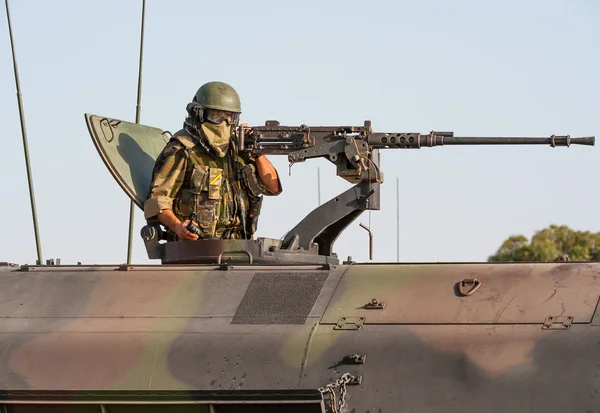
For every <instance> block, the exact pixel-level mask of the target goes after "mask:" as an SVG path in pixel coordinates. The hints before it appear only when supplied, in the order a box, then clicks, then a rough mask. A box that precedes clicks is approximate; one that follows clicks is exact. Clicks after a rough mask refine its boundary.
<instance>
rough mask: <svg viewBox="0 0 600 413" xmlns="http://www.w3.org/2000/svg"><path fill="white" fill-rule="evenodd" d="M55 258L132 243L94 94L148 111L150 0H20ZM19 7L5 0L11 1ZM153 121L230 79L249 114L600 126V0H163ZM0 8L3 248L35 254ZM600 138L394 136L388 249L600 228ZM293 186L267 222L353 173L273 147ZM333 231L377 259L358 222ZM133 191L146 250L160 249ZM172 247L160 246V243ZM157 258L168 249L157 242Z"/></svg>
mask: <svg viewBox="0 0 600 413" xmlns="http://www.w3.org/2000/svg"><path fill="white" fill-rule="evenodd" d="M10 7H11V14H12V23H13V31H14V35H15V43H16V47H17V59H18V64H19V69H20V75H21V88H22V93H23V102H24V107H25V115H26V122H27V130H28V135H29V146H30V154H31V161H32V165H33V172H34V183H35V192H36V198H37V206H38V212H39V223H40V234H41V239H42V248H43V253H44V258H57V257H59V258H61V259H62V261H63V263H75V262H76V261H82V262H84V263H87V264H91V263H123V262H125V260H126V244H127V220H128V210H129V200H128V198H127V197H126V195H125V194H124V193H123V192H122V191H121V189H120V188H119V187H118V185H117V184H116V183H115V182H114V180H113V178H112V177H111V175H110V174H109V172H108V171H107V170H106V169H105V167H104V164H103V163H102V161H101V160H100V158H99V156H98V155H97V152H96V150H95V148H94V146H93V144H92V142H91V140H90V137H89V135H88V132H87V128H86V126H85V121H84V116H83V114H84V113H85V112H90V113H95V114H99V115H104V116H110V117H115V118H120V119H124V120H130V121H133V120H134V119H135V102H136V93H137V70H138V50H139V30H140V16H141V0H139V1H137V0H136V1H133V0H127V1H123V0H118V1H117V0H110V1H109V0H104V1H96V2H93V1H75V0H70V1H67V0H60V1H41V0H37V1H34V0H20V1H15V0H12V1H10ZM3 11H4V10H3ZM146 11H147V13H146V39H145V50H144V73H143V93H142V114H141V121H142V123H144V124H147V125H152V126H156V127H160V128H162V129H167V130H171V131H175V130H177V129H178V128H179V127H180V126H181V122H182V120H183V117H184V115H185V106H186V104H187V102H189V100H190V99H191V97H192V96H193V94H194V93H195V91H196V90H197V88H198V87H199V86H200V85H201V84H203V83H204V82H206V81H210V80H221V81H225V82H228V83H230V84H231V85H233V86H234V87H235V88H236V89H237V90H238V92H239V93H240V95H241V97H242V105H243V114H242V118H243V121H245V122H247V123H249V124H251V125H252V124H263V123H264V121H265V120H267V119H277V120H279V121H280V122H281V123H282V124H287V125H297V124H301V123H305V124H309V125H337V124H346V125H348V124H355V125H361V124H362V123H363V121H364V120H365V119H370V120H371V121H372V123H373V128H374V129H375V130H377V131H410V132H422V133H426V132H429V131H430V130H432V129H433V130H452V131H454V132H455V134H456V135H459V136H460V135H462V136H475V135H483V136H486V135H487V136H502V135H507V136H526V135H533V136H548V135H551V134H553V133H555V134H571V136H583V135H596V136H600V102H599V98H600V76H599V73H600V26H599V25H598V21H600V2H598V1H593V0H579V1H566V0H563V1H556V0H543V1H541V0H540V1H527V2H523V1H508V0H502V1H497V0H494V1H480V0H469V1H467V0H463V1H451V2H450V1H423V0H419V1H416V0H415V1H402V0H394V1H371V2H364V1H348V0H345V1H328V2H326V1H313V0H304V1H302V2H282V1H252V2H248V1H233V0H232V1H228V2H225V3H218V2H217V3H216V2H202V1H191V0H171V1H168V2H165V1H157V0H148V1H147V10H146ZM2 16H3V17H2V22H1V23H0V26H1V29H0V38H1V40H0V115H1V119H2V122H1V124H2V144H3V145H2V162H0V176H2V177H3V179H2V190H1V191H0V205H1V207H0V208H1V215H2V221H3V223H2V228H3V234H2V236H1V237H0V261H11V262H17V263H20V264H24V263H33V262H34V261H35V258H36V253H35V243H34V238H33V229H32V224H31V214H30V209H29V199H28V191H27V181H26V174H25V166H24V158H23V148H22V143H21V135H20V129H19V119H18V111H17V101H16V95H15V84H14V77H13V72H12V61H11V56H10V44H9V38H8V29H7V24H6V20H5V17H4V14H2ZM599 150H600V148H598V147H582V146H573V147H571V148H568V149H567V148H554V149H553V148H550V147H545V146H538V147H501V148H500V147H487V148H484V147H437V148H429V149H427V148H425V149H421V150H415V151H386V152H384V153H383V154H382V168H383V171H384V174H385V183H384V184H383V186H382V191H383V194H382V210H381V211H378V212H373V213H372V215H371V226H372V228H373V230H374V232H375V255H374V260H375V261H395V260H396V178H399V179H400V190H401V193H400V203H401V205H400V259H401V261H484V260H486V258H487V256H488V255H489V254H492V253H494V252H495V250H496V249H497V247H498V246H499V245H500V243H501V242H502V241H503V240H504V239H505V238H506V237H508V236H509V235H511V234H518V233H522V234H524V235H526V236H528V237H530V236H531V235H532V234H533V232H534V231H535V230H538V229H541V228H543V227H545V226H547V225H549V224H552V223H556V224H566V225H569V226H571V227H572V228H575V229H581V230H591V231H599V230H600V220H599V218H598V213H597V208H598V204H599V203H600V188H599V185H598V183H597V178H596V177H597V175H598V172H599V171H600V164H599V163H598V159H599ZM271 160H272V161H273V163H274V164H275V165H276V166H277V168H278V169H279V171H280V174H281V178H282V183H283V186H284V192H283V193H282V195H280V196H279V197H276V198H269V199H267V200H266V201H265V203H264V204H263V214H262V219H261V221H260V223H259V233H258V235H259V236H268V237H273V238H279V237H281V236H282V235H283V234H284V233H285V232H286V230H288V229H290V228H291V227H292V226H294V225H295V223H296V222H298V221H299V220H300V219H301V218H303V217H304V216H305V215H306V214H307V213H308V212H309V211H310V210H311V209H312V208H314V207H316V206H317V185H316V177H317V167H320V169H321V182H322V195H321V196H322V200H326V199H329V198H331V197H334V196H335V195H336V194H338V193H339V192H342V191H343V190H344V189H346V188H348V187H349V184H347V183H346V182H345V181H343V180H342V179H341V178H338V177H336V176H335V169H334V167H333V165H331V164H329V163H328V162H327V161H322V160H318V161H309V162H306V163H304V164H297V165H296V166H294V168H293V169H292V175H291V176H288V168H287V161H286V159H285V158H284V157H271ZM360 222H363V223H365V224H368V222H369V215H368V213H364V214H363V215H362V216H361V217H360V218H359V219H358V220H357V221H356V222H355V223H353V224H352V226H351V227H350V228H349V229H348V230H347V231H346V232H345V233H344V234H343V235H342V236H341V238H340V239H339V240H338V242H337V243H336V248H335V250H336V251H337V252H338V254H339V255H340V256H341V257H343V258H345V257H346V256H347V255H352V256H353V257H354V259H356V260H359V261H367V260H368V238H367V234H366V232H365V231H364V230H363V229H362V228H360V227H359V226H358V224H359V223H360ZM143 223H144V222H143V215H142V213H141V211H137V214H136V221H135V227H136V229H135V245H134V254H133V260H134V262H136V263H147V262H149V260H148V259H147V257H146V253H145V249H144V247H143V244H142V242H141V240H140V238H139V235H138V234H139V229H140V228H141V226H142V225H143ZM153 262H156V261H153ZM156 263H158V262H156Z"/></svg>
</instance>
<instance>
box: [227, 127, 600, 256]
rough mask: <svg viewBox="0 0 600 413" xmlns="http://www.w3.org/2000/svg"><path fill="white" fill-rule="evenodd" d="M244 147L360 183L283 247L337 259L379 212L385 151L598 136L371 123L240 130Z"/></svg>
mask: <svg viewBox="0 0 600 413" xmlns="http://www.w3.org/2000/svg"><path fill="white" fill-rule="evenodd" d="M237 144H238V149H239V150H240V151H242V152H248V153H251V154H252V155H253V156H259V155H287V156H288V160H289V161H290V167H291V166H292V165H293V164H294V163H296V162H304V161H305V160H307V159H310V158H326V159H328V160H329V161H331V162H332V163H334V164H335V165H336V166H337V175H338V176H340V177H342V178H344V179H346V180H347V181H349V182H352V183H355V184H356V185H355V186H354V187H353V188H350V189H349V190H347V191H346V192H344V193H343V194H340V195H338V196H337V197H335V198H333V199H332V200H330V201H329V202H327V203H325V204H323V205H321V206H319V207H318V208H316V209H315V210H314V211H312V212H311V213H310V214H308V215H307V216H306V217H305V218H304V219H303V220H302V221H301V222H300V223H299V224H298V225H296V226H295V227H294V228H293V229H292V230H291V231H290V232H288V233H287V234H286V236H285V237H284V240H283V244H282V248H283V249H288V250H298V249H300V250H307V251H313V252H315V253H318V254H320V255H331V254H332V253H333V252H332V246H333V243H334V241H335V239H336V238H337V237H338V236H339V234H340V233H341V232H342V231H343V230H344V229H345V228H346V227H347V226H348V225H349V224H350V223H351V222H352V221H354V219H356V218H357V217H358V216H359V215H360V214H361V213H362V212H363V211H365V210H378V209H379V200H380V193H379V185H380V184H381V183H382V182H383V176H382V174H381V173H380V171H379V150H380V149H420V148H422V147H433V146H442V145H549V146H551V147H555V146H570V145H590V146H593V145H594V144H595V138H594V137H593V136H588V137H583V138H571V137H570V136H569V135H565V136H557V135H552V136H550V137H546V138H537V137H457V136H454V133H453V132H436V131H432V132H430V133H429V134H426V135H425V134H420V133H403V132H400V133H396V132H393V133H379V132H373V130H372V128H371V122H370V121H368V120H367V121H365V122H364V125H363V126H316V127H312V126H306V125H301V126H281V125H280V124H279V122H277V121H267V122H266V123H265V126H255V127H251V128H248V129H247V130H246V129H244V128H240V133H239V135H238V142H237Z"/></svg>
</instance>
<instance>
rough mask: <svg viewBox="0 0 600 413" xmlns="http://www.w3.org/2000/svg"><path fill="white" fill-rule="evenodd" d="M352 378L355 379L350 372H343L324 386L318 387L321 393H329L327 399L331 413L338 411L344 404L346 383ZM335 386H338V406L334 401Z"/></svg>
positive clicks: (337, 412)
mask: <svg viewBox="0 0 600 413" xmlns="http://www.w3.org/2000/svg"><path fill="white" fill-rule="evenodd" d="M353 379H356V377H354V376H352V375H351V374H350V373H344V374H343V375H342V377H340V378H339V379H337V380H336V381H334V382H333V383H329V384H328V385H326V386H325V387H321V388H320V389H319V391H320V392H321V394H323V395H325V393H329V401H330V403H331V411H332V412H333V413H340V412H341V411H342V409H343V408H344V406H345V405H346V384H348V383H350V381H352V380H353ZM336 387H339V388H340V400H339V406H338V403H336V396H335V389H336Z"/></svg>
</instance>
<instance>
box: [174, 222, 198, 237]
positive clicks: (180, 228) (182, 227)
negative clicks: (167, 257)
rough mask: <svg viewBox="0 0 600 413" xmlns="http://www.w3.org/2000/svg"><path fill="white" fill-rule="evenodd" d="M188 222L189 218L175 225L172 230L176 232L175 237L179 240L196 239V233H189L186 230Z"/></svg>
mask: <svg viewBox="0 0 600 413" xmlns="http://www.w3.org/2000/svg"><path fill="white" fill-rule="evenodd" d="M189 224H190V220H189V219H188V220H185V221H183V222H182V223H181V224H179V225H177V227H175V229H174V231H175V233H176V234H177V237H178V238H179V239H181V240H190V241H193V240H197V239H198V235H196V234H193V233H191V232H190V231H188V229H187V226H188V225H189Z"/></svg>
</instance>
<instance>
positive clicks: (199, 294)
mask: <svg viewBox="0 0 600 413" xmlns="http://www.w3.org/2000/svg"><path fill="white" fill-rule="evenodd" d="M599 274H600V264H594V263H572V262H570V263H524V264H513V263H511V264H492V263H485V264H481V263H477V264H470V263H465V264H460V263H455V264H354V265H339V266H314V265H312V266H310V265H307V266H262V267H261V266H255V265H240V266H227V267H223V266H215V265H160V266H90V267H85V266H72V267H69V266H39V267H22V268H21V269H10V268H5V269H3V270H1V271H0V390H2V391H3V394H2V398H3V399H4V401H0V404H1V403H5V406H6V411H15V412H16V411H36V412H37V411H39V412H42V411H55V410H52V409H56V408H57V406H63V408H64V406H65V405H67V404H69V405H70V409H76V410H68V411H88V410H85V409H88V408H89V409H95V410H93V411H111V412H114V411H117V412H120V411H137V410H135V409H136V408H138V407H139V406H140V405H143V406H146V407H147V408H150V406H153V407H152V408H158V406H162V408H165V407H166V406H168V410H167V411H173V412H178V411H188V410H185V409H192V408H195V409H196V410H194V411H203V410H198V409H206V410H205V411H207V412H208V411H211V412H236V411H249V412H251V411H264V412H270V411H280V409H281V408H282V403H283V404H285V406H286V407H285V409H284V410H285V411H298V412H313V411H316V412H321V411H331V406H330V401H331V399H330V393H328V392H327V391H326V390H325V389H326V386H327V385H328V384H332V383H335V382H336V380H339V379H340V377H342V376H343V375H344V374H346V373H348V374H349V375H350V376H347V377H351V381H350V382H349V383H348V384H347V385H346V386H345V391H346V394H345V397H344V402H345V407H344V410H343V411H348V412H350V411H354V412H366V411H375V412H379V411H381V412H398V411H402V412H404V411H407V412H409V411H412V412H431V413H433V412H507V411H510V412H544V413H548V412H565V411H582V412H598V411H600V394H599V392H600V316H598V315H597V306H598V298H599V296H600V281H599V280H598V275H599ZM473 279H476V283H472V281H473ZM469 283H471V284H469ZM465 285H466V287H465ZM475 285H477V288H476V289H475V291H474V292H472V293H470V286H475ZM319 389H321V390H322V391H323V394H322V393H321V392H320V391H319ZM332 390H333V391H335V394H336V396H335V397H336V402H339V401H340V393H339V391H340V390H341V388H340V387H337V388H333V389H332ZM136 406H138V407H136ZM200 406H201V407H200ZM77 409H79V410H77ZM82 409H83V410H82ZM101 409H104V410H101ZM128 409H129V410H128ZM131 409H133V410H131ZM211 409H212V410H211ZM236 409H237V410H236ZM239 409H242V410H239ZM244 409H245V410H244ZM254 409H257V410H254ZM291 409H293V410H291ZM296 409H299V410H296ZM61 411H67V410H61ZM90 411H91V410H90ZM161 411H163V410H161Z"/></svg>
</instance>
